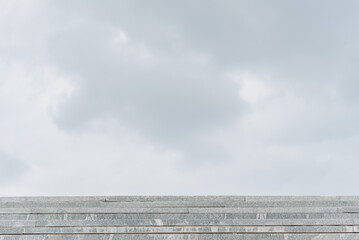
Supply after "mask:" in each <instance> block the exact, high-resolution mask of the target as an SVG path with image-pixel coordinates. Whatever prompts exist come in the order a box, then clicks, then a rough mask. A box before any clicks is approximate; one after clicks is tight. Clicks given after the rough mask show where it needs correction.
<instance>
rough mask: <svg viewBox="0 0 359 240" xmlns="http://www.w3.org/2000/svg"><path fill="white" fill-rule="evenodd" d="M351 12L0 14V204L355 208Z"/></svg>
mask: <svg viewBox="0 0 359 240" xmlns="http://www.w3.org/2000/svg"><path fill="white" fill-rule="evenodd" d="M358 13H359V2H358V1H357V0H344V1H331V0H314V1H313V0H300V1H287V0H271V1H267V0H181V1H175V0H153V1H147V0H113V1H111V0H105V1H85V0H83V1H81V0H57V1H56V0H55V1H42V0H31V1H29V0H23V1H21V0H19V1H17V0H15V1H8V0H0V195H4V196H5V195H6V196H9V195H122V194H136V195H137V194H141V195H142V194H147V195H173V194H178V195H184V194H185V195H201V194H215V195H219V194H232V195H234V194H239V195H249V194H256V195H273V194H276V195H277V194H281V195H292V194H295V195H356V194H359V190H358V189H359V188H358V187H357V183H358V182H359V66H358V64H359V44H358V43H359V30H358V27H359V14H358Z"/></svg>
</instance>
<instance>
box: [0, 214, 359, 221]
mask: <svg viewBox="0 0 359 240" xmlns="http://www.w3.org/2000/svg"><path fill="white" fill-rule="evenodd" d="M118 219H133V220H135V219H182V220H185V219H188V220H189V219H359V213H354V214H352V213H350V214H348V213H204V214H203V213H201V214H193V213H188V214H187V213H176V214H173V213H163V214H157V213H132V214H128V213H125V214H114V213H108V214H103V213H100V214H74V213H68V214H67V213H66V214H0V220H23V221H25V220H42V221H44V220H47V221H51V220H118Z"/></svg>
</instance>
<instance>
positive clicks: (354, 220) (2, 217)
mask: <svg viewBox="0 0 359 240" xmlns="http://www.w3.org/2000/svg"><path fill="white" fill-rule="evenodd" d="M2 239H4V240H10V239H14V240H19V239H24V240H25V239H26V240H27V239H28V240H35V239H36V240H40V239H41V240H42V239H58V240H62V239H94V240H95V239H101V240H102V239H103V240H105V239H106V240H116V239H139V240H140V239H152V240H165V239H172V240H177V239H183V240H207V239H208V240H211V239H213V240H214V239H223V240H224V239H242V240H267V239H268V240H309V239H317V240H319V239H320V240H343V239H347V240H350V239H353V240H355V239H358V240H359V196H329V197H320V196H277V197H273V196H108V197H101V196H96V197H4V198H0V240H2Z"/></svg>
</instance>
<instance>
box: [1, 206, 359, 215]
mask: <svg viewBox="0 0 359 240" xmlns="http://www.w3.org/2000/svg"><path fill="white" fill-rule="evenodd" d="M15 213H18V214H20V213H24V214H26V213H39V214H41V213H77V214H81V213H83V214H86V213H89V214H90V213H196V214H199V213H359V206H358V207H262V208H258V207H256V208H242V207H228V208H226V207H187V208H186V207H182V208H170V207H164V208H158V207H156V208H150V207H146V208H117V207H114V208H109V207H105V208H101V207H95V208H86V207H81V208H72V207H68V208H66V207H46V208H0V214H15Z"/></svg>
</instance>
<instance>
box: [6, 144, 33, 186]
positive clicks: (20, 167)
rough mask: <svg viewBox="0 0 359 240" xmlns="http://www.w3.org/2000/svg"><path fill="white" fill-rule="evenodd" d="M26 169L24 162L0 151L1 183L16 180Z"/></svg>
mask: <svg viewBox="0 0 359 240" xmlns="http://www.w3.org/2000/svg"><path fill="white" fill-rule="evenodd" d="M27 170H28V166H27V164H26V163H25V162H23V161H21V160H20V159H18V158H16V157H12V156H9V155H7V154H5V153H4V152H1V151H0V179H1V185H6V184H8V183H9V182H10V183H11V182H13V181H16V180H18V179H19V178H20V177H21V176H22V175H23V174H24V173H26V171H27Z"/></svg>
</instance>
